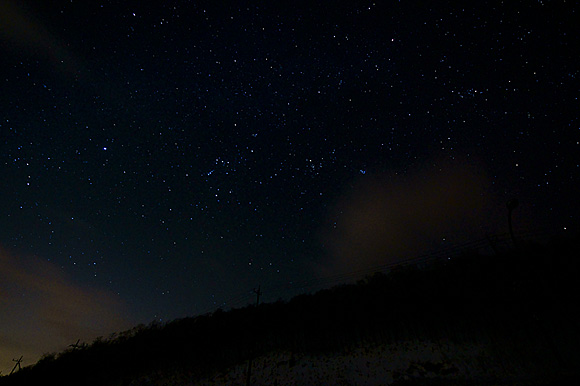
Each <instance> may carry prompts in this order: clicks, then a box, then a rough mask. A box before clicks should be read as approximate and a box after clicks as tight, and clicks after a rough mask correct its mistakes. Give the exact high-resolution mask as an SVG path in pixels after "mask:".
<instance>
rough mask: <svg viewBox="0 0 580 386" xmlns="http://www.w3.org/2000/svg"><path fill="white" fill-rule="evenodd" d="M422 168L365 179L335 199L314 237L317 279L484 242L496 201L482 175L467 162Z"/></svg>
mask: <svg viewBox="0 0 580 386" xmlns="http://www.w3.org/2000/svg"><path fill="white" fill-rule="evenodd" d="M428 165H429V166H428V167H424V168H423V169H420V170H414V171H409V172H407V173H406V174H405V175H398V174H394V173H392V174H386V173H383V174H374V175H370V174H369V173H367V174H366V175H364V176H361V178H360V179H359V180H357V181H355V182H354V183H353V184H352V187H351V188H350V189H348V190H347V191H344V192H343V193H342V194H341V195H340V196H339V198H338V200H337V201H336V203H335V204H334V205H333V206H332V208H331V210H330V211H329V217H328V219H327V221H326V223H325V226H324V230H323V231H322V232H321V238H322V242H323V244H324V245H325V248H326V250H327V253H328V256H327V259H326V260H325V261H323V262H322V263H321V264H320V266H319V267H318V270H319V272H320V273H321V275H324V276H328V275H334V274H337V273H346V272H356V271H362V270H368V269H369V268H371V267H376V266H379V265H385V264H390V263H393V262H397V261H401V260H403V259H407V258H411V257H415V256H418V255H420V254H422V253H426V252H427V251H429V250H432V249H435V248H437V247H441V246H442V245H443V244H445V243H454V244H456V243H460V242H464V241H468V240H473V239H476V238H482V237H484V236H485V233H486V232H487V231H489V230H484V227H485V225H487V224H490V222H489V216H490V215H491V216H493V215H495V211H494V210H490V208H491V207H493V206H494V205H495V203H494V202H495V201H497V200H495V199H494V198H493V197H492V196H491V195H490V193H489V186H490V183H489V181H488V179H487V178H486V177H485V175H484V174H483V173H481V172H480V171H479V170H478V169H477V168H476V167H474V166H472V165H468V164H467V163H460V162H455V163H450V162H446V163H444V162H431V163H429V164H428ZM502 219H503V217H502ZM444 239H445V241H444Z"/></svg>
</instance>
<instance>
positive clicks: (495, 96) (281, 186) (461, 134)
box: [0, 0, 580, 374]
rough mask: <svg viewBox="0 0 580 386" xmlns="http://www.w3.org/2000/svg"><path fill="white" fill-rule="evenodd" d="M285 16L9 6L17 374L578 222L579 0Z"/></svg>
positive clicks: (407, 5) (2, 136) (293, 11)
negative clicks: (124, 340)
mask: <svg viewBox="0 0 580 386" xmlns="http://www.w3.org/2000/svg"><path fill="white" fill-rule="evenodd" d="M87 3H90V4H87ZM214 3H216V4H217V3H219V5H216V4H214ZM276 3H279V2H273V4H260V5H250V4H244V5H243V6H240V5H238V4H236V2H232V3H227V4H225V3H223V2H208V3H207V4H202V3H200V2H181V1H175V2H173V1H168V2H159V4H158V5H150V3H149V2H147V3H144V4H147V5H143V4H136V3H135V4H134V3H132V2H111V1H103V2H81V1H50V2H44V1H31V0H24V1H16V0H7V1H2V2H1V3H0V57H1V58H2V59H1V62H0V66H1V67H0V68H1V73H0V75H1V77H0V87H1V89H0V90H1V92H0V182H1V184H2V185H1V186H2V190H1V191H0V195H1V196H0V231H1V232H0V307H1V309H0V371H2V373H3V374H7V373H8V372H10V370H11V369H12V366H13V365H14V362H12V359H13V358H19V357H20V356H21V355H23V356H24V361H23V365H30V364H33V363H34V362H35V361H36V360H37V359H38V358H39V357H40V355H41V354H43V353H46V352H56V351H60V350H63V349H65V348H66V347H67V346H68V345H69V344H72V343H74V342H76V341H77V339H81V340H82V341H86V342H89V343H90V342H91V341H92V339H94V338H95V337H96V336H99V335H103V336H108V335H109V334H110V333H112V332H114V331H120V330H125V329H128V328H131V327H132V326H134V325H136V324H138V323H145V324H147V323H149V322H151V321H153V320H160V321H168V320H171V319H175V318H179V317H185V316H192V315H196V314H199V313H202V312H208V311H211V310H214V309H216V308H218V307H223V308H228V307H231V306H243V305H245V304H247V303H249V302H251V301H252V300H253V294H252V289H253V288H254V287H256V286H257V285H261V288H262V290H263V292H264V300H266V301H273V300H277V299H278V298H280V297H281V298H287V297H288V296H290V295H292V294H296V293H300V292H301V291H303V290H304V289H305V288H306V289H307V288H310V287H308V285H315V284H316V283H317V282H320V281H321V280H323V279H326V278H329V277H333V276H335V275H337V274H346V275H347V276H348V275H349V273H351V275H350V276H349V277H350V278H355V277H356V274H355V273H354V272H359V271H361V270H368V269H372V267H376V266H381V265H385V264H389V263H393V262H397V261H401V260H403V259H406V258H409V257H413V256H416V255H418V254H422V253H425V252H428V251H434V250H437V249H440V248H448V247H450V246H453V245H456V244H459V243H462V242H465V241H469V240H475V239H480V238H483V237H485V236H486V235H488V234H497V233H503V232H506V231H507V221H506V218H507V210H506V207H505V203H506V201H507V200H508V199H510V198H512V197H516V198H518V200H519V202H520V206H519V207H518V208H517V209H516V210H515V211H514V221H513V222H514V227H515V230H516V231H517V232H523V231H528V230H538V229H551V230H563V229H564V228H566V229H573V228H575V227H576V226H577V224H578V205H577V203H576V200H577V198H576V195H577V193H578V179H579V177H580V176H579V169H580V168H579V164H580V160H579V158H580V157H579V154H580V151H579V150H580V146H579V140H580V136H579V134H580V133H579V128H580V127H579V121H578V107H579V106H578V89H579V88H578V79H577V78H578V76H579V75H580V74H579V72H578V66H577V59H578V57H579V55H578V54H579V52H578V47H580V42H578V40H579V36H580V34H579V33H578V32H579V31H578V26H577V22H576V21H577V16H578V13H577V6H576V5H575V4H570V3H560V2H557V1H543V2H542V1H525V2H524V1H522V2H518V1H509V2H494V1H484V2H478V3H477V4H476V5H469V6H468V5H467V4H463V5H461V6H455V5H453V4H452V3H440V2H436V3H435V2H434V3H429V2H403V3H400V2H395V1H387V2H376V3H374V2H371V1H360V2H358V1H354V2H353V1H349V2H333V3H332V7H326V6H324V7H323V6H320V5H318V6H313V5H312V4H310V3H305V4H298V3H294V2H292V6H288V7H286V6H282V5H279V4H276ZM572 3H573V2H572Z"/></svg>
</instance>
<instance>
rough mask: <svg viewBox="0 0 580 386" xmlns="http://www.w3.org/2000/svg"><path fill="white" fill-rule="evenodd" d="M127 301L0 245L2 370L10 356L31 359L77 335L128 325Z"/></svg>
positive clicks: (85, 336)
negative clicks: (88, 285) (15, 253)
mask: <svg viewBox="0 0 580 386" xmlns="http://www.w3.org/2000/svg"><path fill="white" fill-rule="evenodd" d="M131 324H132V323H131V322H130V321H129V318H128V317H127V313H126V310H125V306H124V304H123V303H122V301H121V300H120V299H119V298H118V297H117V296H116V295H114V294H112V293H110V292H107V291H102V290H98V289H94V288H88V287H85V286H81V285H78V284H76V283H74V282H73V281H72V280H71V279H70V278H68V277H67V276H66V275H65V274H64V273H63V272H62V270H60V269H59V268H58V267H56V266H55V265H54V264H52V263H50V262H47V261H45V260H43V259H41V258H38V257H21V256H18V257H16V256H14V255H11V254H9V253H7V252H6V251H4V250H2V249H0V326H2V329H1V330H0V370H1V371H2V372H3V373H4V374H6V373H7V372H9V371H10V370H11V368H12V366H13V365H14V363H13V362H12V359H13V358H19V357H20V356H21V355H22V356H24V361H23V365H31V364H34V363H35V362H36V361H37V360H38V359H39V358H40V357H41V355H42V354H44V353H47V352H58V351H61V350H63V349H65V348H66V347H67V346H68V345H69V344H71V343H74V342H76V341H77V339H80V340H81V341H85V342H89V343H90V342H91V341H92V340H94V338H96V337H97V336H108V335H109V334H111V333H113V332H115V331H120V330H124V329H128V328H130V327H131Z"/></svg>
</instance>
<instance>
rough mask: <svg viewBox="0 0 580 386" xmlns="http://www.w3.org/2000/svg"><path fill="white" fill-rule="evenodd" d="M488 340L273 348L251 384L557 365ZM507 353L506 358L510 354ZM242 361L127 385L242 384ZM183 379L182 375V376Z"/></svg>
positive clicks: (469, 375)
mask: <svg viewBox="0 0 580 386" xmlns="http://www.w3.org/2000/svg"><path fill="white" fill-rule="evenodd" d="M511 354H513V353H509V352H506V353H502V352H501V349H499V350H498V347H497V345H490V344H489V343H478V344H473V343H469V344H467V343H453V342H450V341H441V342H431V341H407V342H399V343H396V344H386V343H385V344H378V345H370V346H369V345H360V346H359V347H355V348H351V349H348V350H343V351H341V352H334V353H328V354H324V355H313V354H293V353H290V352H274V353H270V354H268V355H265V356H261V357H257V358H255V359H254V360H253V361H252V372H251V374H252V377H251V383H250V384H251V385H253V386H262V385H263V386H266V385H268V386H272V385H280V386H282V385H285V386H304V385H310V386H318V385H320V386H322V385H324V386H327V385H358V386H379V385H380V386H385V385H390V384H392V383H393V382H395V381H396V380H399V379H414V378H434V377H437V378H442V379H455V380H479V381H483V382H485V381H490V382H492V381H493V380H502V381H503V382H505V381H507V380H524V379H539V378H541V377H543V374H547V373H549V372H550V371H551V370H550V369H551V368H552V369H553V367H552V366H555V365H557V364H555V363H553V361H551V360H549V359H548V360H547V361H542V363H526V361H520V360H519V359H517V358H516V359H513V357H512V356H511ZM510 358H511V359H510ZM247 369H248V362H247V361H246V362H244V363H241V364H239V365H236V366H233V367H231V368H229V369H227V370H226V371H224V372H221V373H219V374H214V375H213V376H211V377H206V378H203V379H200V380H196V381H193V380H191V379H189V380H187V379H184V376H183V375H181V376H178V375H175V376H173V377H169V378H167V377H166V376H167V374H165V376H161V377H159V378H156V379H154V380H152V378H151V379H141V380H139V381H135V382H134V383H133V385H148V384H155V385H167V386H177V385H180V386H181V385H183V386H235V385H240V386H244V385H246V376H247ZM185 378H186V377H185Z"/></svg>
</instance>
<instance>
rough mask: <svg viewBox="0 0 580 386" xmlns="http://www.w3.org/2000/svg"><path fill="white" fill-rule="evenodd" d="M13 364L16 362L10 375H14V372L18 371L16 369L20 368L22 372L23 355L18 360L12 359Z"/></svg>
mask: <svg viewBox="0 0 580 386" xmlns="http://www.w3.org/2000/svg"><path fill="white" fill-rule="evenodd" d="M12 362H16V364H15V365H14V367H13V368H12V371H11V372H10V374H8V375H12V373H13V372H14V370H16V367H18V370H22V367H20V362H22V355H21V356H20V358H18V359H12Z"/></svg>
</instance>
